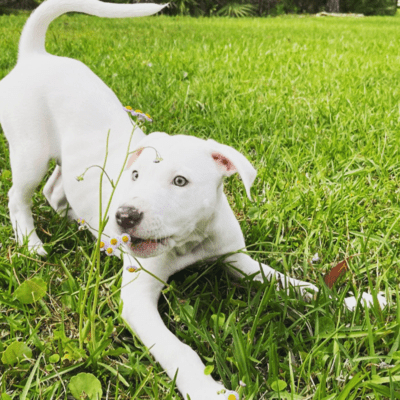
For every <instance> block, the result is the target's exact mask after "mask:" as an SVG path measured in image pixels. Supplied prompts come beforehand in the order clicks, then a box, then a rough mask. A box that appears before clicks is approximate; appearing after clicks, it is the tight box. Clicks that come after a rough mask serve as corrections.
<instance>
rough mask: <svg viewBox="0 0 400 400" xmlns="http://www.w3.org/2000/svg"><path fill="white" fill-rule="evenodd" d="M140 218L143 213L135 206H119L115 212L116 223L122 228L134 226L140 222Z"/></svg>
mask: <svg viewBox="0 0 400 400" xmlns="http://www.w3.org/2000/svg"><path fill="white" fill-rule="evenodd" d="M142 218H143V213H142V212H140V211H139V210H138V209H137V208H135V207H126V206H122V207H119V208H118V210H117V212H116V214H115V219H116V221H117V224H118V225H119V226H120V227H121V228H123V229H129V228H134V227H135V226H136V225H139V224H140V221H141V220H142Z"/></svg>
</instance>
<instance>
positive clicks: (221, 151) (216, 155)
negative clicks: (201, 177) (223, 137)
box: [207, 139, 257, 200]
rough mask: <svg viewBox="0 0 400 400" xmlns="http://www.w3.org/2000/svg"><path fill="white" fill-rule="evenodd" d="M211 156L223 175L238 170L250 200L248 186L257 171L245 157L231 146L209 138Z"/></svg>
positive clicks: (229, 174)
mask: <svg viewBox="0 0 400 400" xmlns="http://www.w3.org/2000/svg"><path fill="white" fill-rule="evenodd" d="M207 143H208V144H209V145H210V148H211V157H212V158H213V160H214V161H215V163H216V164H217V167H218V169H219V170H220V171H221V173H222V175H223V176H231V175H233V174H234V173H236V172H238V173H239V175H240V177H241V178H242V181H243V184H244V187H245V189H246V193H247V197H248V198H249V199H250V200H251V195H250V188H251V185H252V184H253V182H254V179H255V178H256V175H257V171H256V170H255V169H254V167H253V166H252V165H251V164H250V162H249V161H248V160H247V158H246V157H245V156H244V155H243V154H241V153H239V152H238V151H237V150H235V149H234V148H233V147H230V146H226V145H224V144H221V143H218V142H216V141H215V140H212V139H209V140H207Z"/></svg>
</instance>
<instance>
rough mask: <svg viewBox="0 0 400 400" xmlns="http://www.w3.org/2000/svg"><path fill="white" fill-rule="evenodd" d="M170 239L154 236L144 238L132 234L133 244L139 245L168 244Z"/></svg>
mask: <svg viewBox="0 0 400 400" xmlns="http://www.w3.org/2000/svg"><path fill="white" fill-rule="evenodd" d="M168 239H169V238H168V237H164V238H159V239H153V238H147V239H144V238H139V237H135V236H131V246H137V245H140V244H142V243H148V244H162V245H166V244H167V242H168Z"/></svg>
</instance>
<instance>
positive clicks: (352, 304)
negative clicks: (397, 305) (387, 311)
mask: <svg viewBox="0 0 400 400" xmlns="http://www.w3.org/2000/svg"><path fill="white" fill-rule="evenodd" d="M376 297H377V299H378V303H379V305H380V307H381V309H384V308H385V307H386V305H387V299H386V297H385V296H383V295H382V294H381V293H378V294H377V295H376ZM364 301H365V303H366V305H367V307H371V306H372V305H373V304H374V298H373V297H372V295H370V294H368V293H363V294H362V297H361V301H360V303H361V305H364ZM344 304H345V306H346V308H347V309H348V310H350V311H354V310H355V309H356V305H357V299H356V298H355V297H354V296H351V297H347V298H346V299H344Z"/></svg>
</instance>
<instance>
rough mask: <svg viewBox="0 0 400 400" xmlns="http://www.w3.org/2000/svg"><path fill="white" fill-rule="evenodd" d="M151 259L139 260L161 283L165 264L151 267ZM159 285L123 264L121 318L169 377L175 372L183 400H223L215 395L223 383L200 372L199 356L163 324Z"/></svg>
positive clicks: (165, 268) (221, 396)
mask: <svg viewBox="0 0 400 400" xmlns="http://www.w3.org/2000/svg"><path fill="white" fill-rule="evenodd" d="M156 258H157V257H155V258H154V259H156ZM154 259H146V260H143V259H141V260H140V261H141V263H142V266H143V267H144V268H145V269H146V270H147V271H151V272H152V273H153V274H154V275H157V276H158V278H160V279H161V280H162V281H164V282H165V281H166V280H167V279H168V275H169V273H168V272H166V271H167V269H168V266H163V267H164V268H154V261H153V260H154ZM163 287H164V284H163V283H162V282H160V281H159V280H158V279H156V278H155V277H153V276H152V275H150V274H149V273H147V272H145V271H144V270H139V271H137V272H129V269H127V267H126V266H124V272H123V280H122V289H121V298H122V300H123V310H122V317H123V318H124V319H125V321H126V322H127V323H128V324H129V326H130V327H131V328H132V330H133V331H134V332H135V333H136V334H137V335H138V337H139V338H140V340H141V341H142V342H143V344H144V345H145V346H146V347H148V348H149V350H150V352H151V353H152V355H153V356H154V358H155V359H156V360H157V361H158V362H159V363H160V364H161V366H162V367H163V368H164V370H165V371H166V372H167V374H168V376H169V377H170V378H171V379H173V378H174V376H175V373H176V372H178V374H177V379H176V384H177V387H178V389H179V391H180V392H181V393H182V395H183V397H184V399H187V395H188V394H189V395H190V398H191V400H204V399H207V400H223V399H224V398H225V396H224V395H218V394H217V392H218V391H220V390H221V389H223V386H222V385H220V384H218V383H217V382H215V381H214V380H213V379H212V377H211V376H209V375H204V368H205V366H204V364H203V363H202V361H201V359H200V357H199V356H198V355H197V354H196V353H195V352H194V351H193V350H192V349H191V348H190V347H189V346H187V345H185V344H183V343H182V342H181V341H180V340H179V339H178V338H177V337H176V336H175V335H173V334H172V332H170V331H169V330H168V329H167V327H166V326H165V325H164V322H163V321H162V319H161V317H160V314H159V313H158V310H157V302H158V298H159V296H160V292H161V290H162V288H163Z"/></svg>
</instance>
